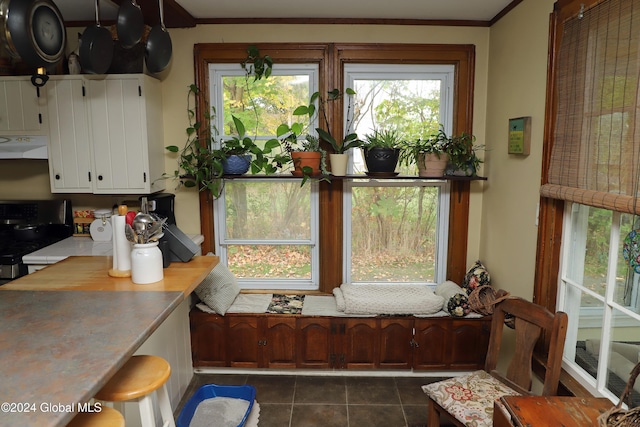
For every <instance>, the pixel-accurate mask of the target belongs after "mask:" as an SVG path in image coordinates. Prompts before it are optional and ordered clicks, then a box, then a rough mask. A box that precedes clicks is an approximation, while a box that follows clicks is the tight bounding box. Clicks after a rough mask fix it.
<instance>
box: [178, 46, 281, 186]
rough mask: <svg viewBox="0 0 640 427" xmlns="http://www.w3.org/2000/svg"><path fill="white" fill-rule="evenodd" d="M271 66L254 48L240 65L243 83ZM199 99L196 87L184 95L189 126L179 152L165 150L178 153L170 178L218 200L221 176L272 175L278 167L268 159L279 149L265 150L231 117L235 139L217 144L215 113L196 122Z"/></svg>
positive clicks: (268, 145)
mask: <svg viewBox="0 0 640 427" xmlns="http://www.w3.org/2000/svg"><path fill="white" fill-rule="evenodd" d="M272 65H273V62H272V61H271V59H270V58H269V57H268V56H260V54H259V51H258V49H257V48H256V47H255V46H249V47H248V48H247V58H246V59H245V60H244V61H243V62H242V63H241V66H242V67H243V68H244V69H245V80H246V81H248V79H249V78H250V77H253V78H254V79H256V80H258V79H261V78H263V77H264V78H267V77H268V76H269V75H270V74H271V68H272ZM198 96H200V89H199V88H198V87H197V85H195V84H191V85H189V90H188V93H187V116H188V120H189V125H188V126H187V128H186V134H187V141H186V143H185V145H184V146H183V147H182V148H180V147H178V146H176V145H170V146H167V147H166V149H167V150H168V151H170V152H172V153H178V155H179V156H178V167H179V168H178V170H176V171H174V174H173V176H174V177H175V178H178V179H179V180H180V183H181V184H182V185H184V186H185V187H197V188H198V190H199V191H204V190H209V191H210V192H211V194H212V195H213V196H214V197H219V196H220V194H221V193H222V189H223V188H224V179H223V177H224V175H225V174H233V175H239V174H243V173H246V172H247V171H248V169H249V168H250V169H251V172H252V173H254V174H255V173H259V172H261V171H264V172H265V173H267V174H269V173H273V172H275V171H276V169H277V167H276V165H275V162H274V160H273V159H272V158H270V157H269V155H270V154H271V152H272V150H273V149H274V148H275V147H276V146H277V145H278V144H277V143H276V144H274V143H272V142H267V143H266V144H265V145H264V148H261V147H260V146H258V145H257V144H256V143H255V140H254V139H252V138H250V137H249V136H247V134H246V127H245V125H244V124H243V122H242V120H240V119H239V118H237V117H235V116H232V119H233V125H234V127H235V130H236V133H237V136H233V137H232V138H230V139H227V140H224V141H219V142H218V141H216V140H215V138H216V137H217V135H218V130H217V128H216V127H215V126H214V125H212V124H211V123H212V120H213V119H214V118H215V114H216V112H215V109H214V108H211V110H210V111H205V112H204V114H203V116H204V121H202V122H201V121H197V120H196V112H195V110H194V108H192V102H194V100H195V99H196V98H197V97H198Z"/></svg>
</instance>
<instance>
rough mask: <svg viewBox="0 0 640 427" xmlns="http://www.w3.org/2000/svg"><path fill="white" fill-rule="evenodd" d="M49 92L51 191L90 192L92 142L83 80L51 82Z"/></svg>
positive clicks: (48, 85)
mask: <svg viewBox="0 0 640 427" xmlns="http://www.w3.org/2000/svg"><path fill="white" fill-rule="evenodd" d="M46 93H47V115H48V117H49V174H50V178H51V192H52V193H90V192H92V183H91V178H92V175H91V139H90V136H89V116H88V114H87V102H86V96H85V91H84V80H83V79H82V77H81V76H77V77H65V78H64V79H60V80H58V79H50V80H49V82H48V83H47V85H46Z"/></svg>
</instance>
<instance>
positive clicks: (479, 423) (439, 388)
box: [422, 371, 520, 427]
mask: <svg viewBox="0 0 640 427" xmlns="http://www.w3.org/2000/svg"><path fill="white" fill-rule="evenodd" d="M422 390H423V391H424V392H425V393H426V394H427V395H428V396H429V397H430V398H431V399H432V400H434V401H435V402H436V403H437V404H438V405H440V406H442V407H443V408H444V409H445V410H446V411H447V412H448V413H449V414H451V415H452V416H454V417H455V418H456V419H457V420H458V421H460V422H461V423H463V424H464V425H466V426H469V427H492V426H493V421H492V420H493V403H494V401H496V400H498V399H500V397H502V396H518V395H520V393H518V392H517V391H515V390H512V389H511V388H509V387H507V386H506V385H504V384H503V383H501V382H500V381H498V380H497V379H495V378H494V377H492V376H491V375H490V374H488V373H487V372H485V371H475V372H472V373H470V374H466V375H462V376H459V377H454V378H450V379H448V380H444V381H439V382H436V383H432V384H427V385H423V386H422Z"/></svg>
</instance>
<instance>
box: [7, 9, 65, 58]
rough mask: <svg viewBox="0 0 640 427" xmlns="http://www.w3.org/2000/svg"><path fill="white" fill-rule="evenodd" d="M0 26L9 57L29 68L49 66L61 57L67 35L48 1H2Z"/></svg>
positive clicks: (59, 15) (59, 16)
mask: <svg viewBox="0 0 640 427" xmlns="http://www.w3.org/2000/svg"><path fill="white" fill-rule="evenodd" d="M0 25H1V26H0V29H1V31H2V34H1V37H2V39H3V42H4V44H5V45H6V47H7V50H8V52H9V53H10V55H11V56H13V57H20V58H21V59H22V60H23V61H24V62H26V63H27V64H28V65H30V66H32V67H48V66H50V65H53V64H55V63H57V62H58V61H59V60H60V59H62V57H63V56H64V49H65V46H66V43H67V35H66V34H67V33H66V30H65V27H64V21H63V20H62V15H61V14H60V11H59V10H58V8H57V6H56V5H55V4H54V3H53V2H52V1H51V0H1V1H0Z"/></svg>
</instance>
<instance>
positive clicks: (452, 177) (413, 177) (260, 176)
mask: <svg viewBox="0 0 640 427" xmlns="http://www.w3.org/2000/svg"><path fill="white" fill-rule="evenodd" d="M222 178H223V179H228V180H232V179H302V178H303V177H300V176H293V175H290V174H286V173H279V174H272V175H264V174H256V175H253V174H245V175H224V176H223V177H222ZM308 179H317V180H328V181H331V180H349V179H368V180H378V179H384V180H386V179H394V180H425V181H430V180H431V181H486V180H487V178H486V177H484V176H456V175H446V176H442V177H424V176H417V175H389V176H369V175H345V176H334V175H312V176H310V177H308Z"/></svg>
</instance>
